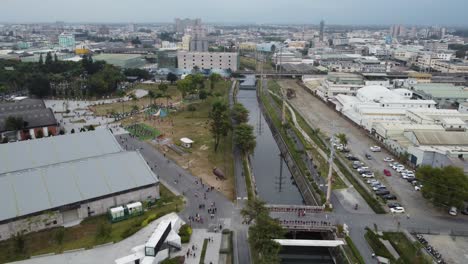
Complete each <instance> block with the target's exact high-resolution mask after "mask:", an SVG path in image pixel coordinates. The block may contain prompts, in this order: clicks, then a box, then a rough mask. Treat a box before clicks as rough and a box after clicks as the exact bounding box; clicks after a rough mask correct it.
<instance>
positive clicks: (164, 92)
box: [158, 83, 169, 95]
mask: <svg viewBox="0 0 468 264" xmlns="http://www.w3.org/2000/svg"><path fill="white" fill-rule="evenodd" d="M158 88H159V90H160V91H161V92H162V94H163V95H166V94H167V90H168V89H169V86H168V85H167V84H165V83H161V84H160V85H159V86H158Z"/></svg>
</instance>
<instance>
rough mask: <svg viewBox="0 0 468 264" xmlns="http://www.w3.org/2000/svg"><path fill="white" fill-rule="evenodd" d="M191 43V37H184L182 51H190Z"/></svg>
mask: <svg viewBox="0 0 468 264" xmlns="http://www.w3.org/2000/svg"><path fill="white" fill-rule="evenodd" d="M191 41H192V36H190V35H184V36H183V37H182V50H185V51H190V42H191Z"/></svg>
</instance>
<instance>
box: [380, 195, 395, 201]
mask: <svg viewBox="0 0 468 264" xmlns="http://www.w3.org/2000/svg"><path fill="white" fill-rule="evenodd" d="M382 198H384V199H385V200H396V199H397V197H396V196H395V195H393V194H387V195H384V196H382Z"/></svg>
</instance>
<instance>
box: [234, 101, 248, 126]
mask: <svg viewBox="0 0 468 264" xmlns="http://www.w3.org/2000/svg"><path fill="white" fill-rule="evenodd" d="M232 118H233V119H234V121H236V123H238V124H240V123H246V122H247V121H249V110H247V108H245V107H244V105H242V104H239V103H236V104H234V105H233V107H232Z"/></svg>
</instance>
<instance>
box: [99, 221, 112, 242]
mask: <svg viewBox="0 0 468 264" xmlns="http://www.w3.org/2000/svg"><path fill="white" fill-rule="evenodd" d="M111 233H112V225H110V224H109V223H100V224H99V226H98V230H97V233H96V238H97V239H99V238H108V237H110V235H111Z"/></svg>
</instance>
